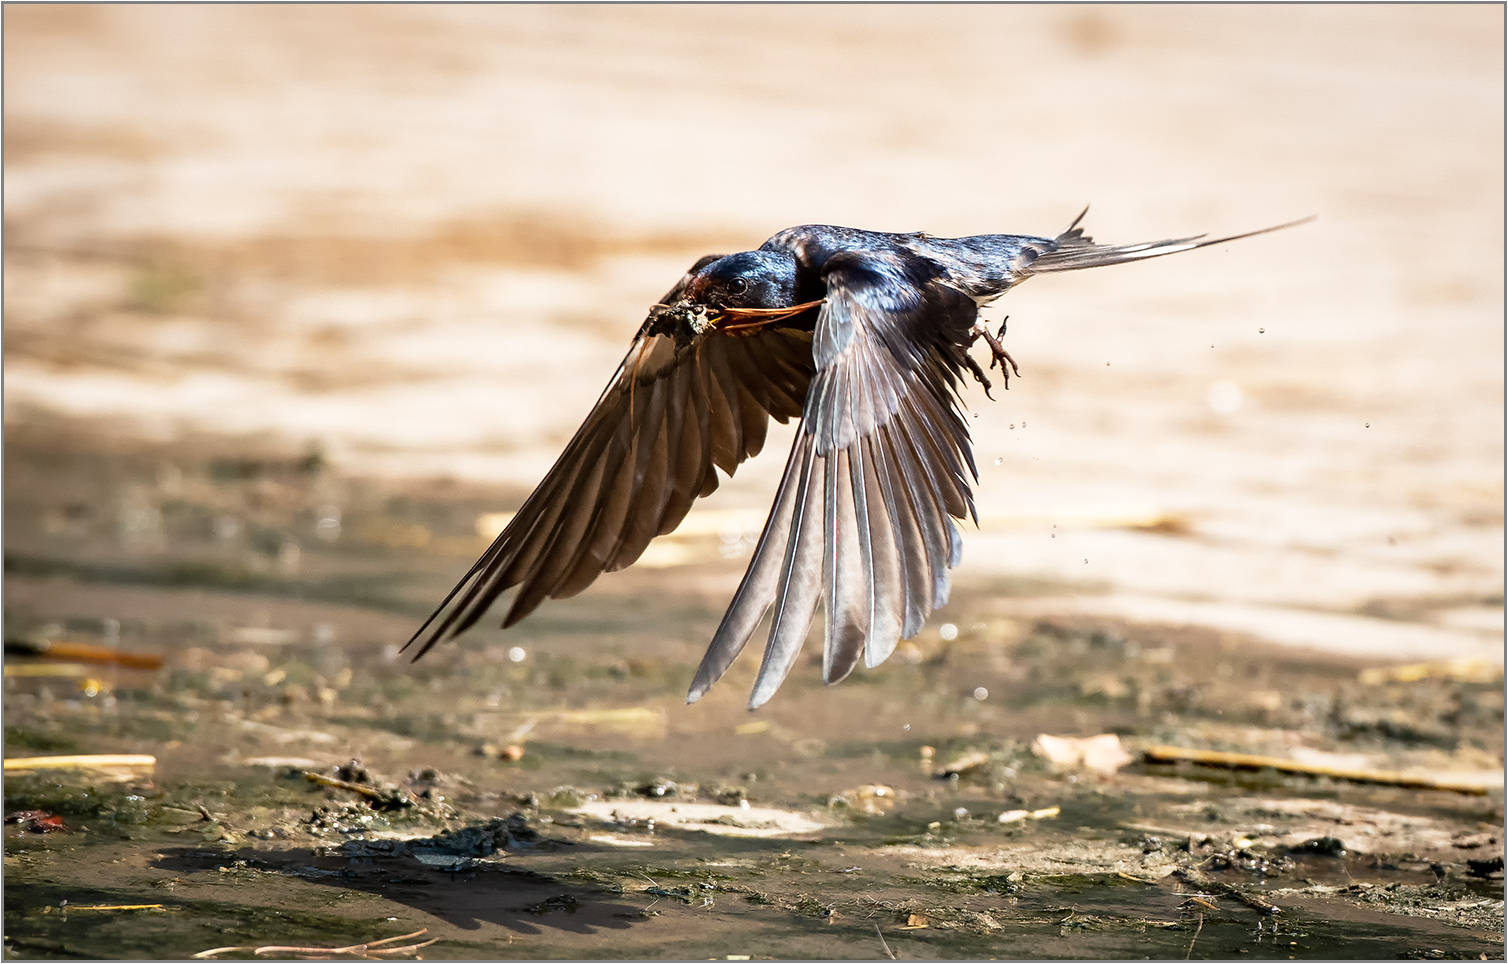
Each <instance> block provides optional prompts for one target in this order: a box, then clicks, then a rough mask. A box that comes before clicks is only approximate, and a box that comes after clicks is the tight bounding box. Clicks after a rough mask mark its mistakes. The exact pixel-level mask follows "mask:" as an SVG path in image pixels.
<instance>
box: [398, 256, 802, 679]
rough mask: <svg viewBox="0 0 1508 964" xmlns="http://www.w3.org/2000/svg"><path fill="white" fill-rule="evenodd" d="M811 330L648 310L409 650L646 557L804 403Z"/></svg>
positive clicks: (672, 296) (510, 617) (508, 620)
mask: <svg viewBox="0 0 1508 964" xmlns="http://www.w3.org/2000/svg"><path fill="white" fill-rule="evenodd" d="M709 260H711V259H710V258H704V259H703V260H702V261H699V262H697V264H696V265H693V266H692V270H691V272H688V274H687V278H689V277H691V275H692V274H694V273H695V271H696V270H697V269H698V268H700V267H701V266H703V265H704V264H705V263H706V262H707V261H709ZM685 283H686V281H685V279H682V282H681V284H679V285H677V286H676V287H675V288H674V289H672V290H671V291H670V293H669V294H667V295H666V296H665V298H664V299H663V301H664V302H665V303H667V304H669V303H671V302H674V301H676V300H677V299H678V298H679V297H680V295H681V292H682V291H683V289H684V287H685ZM811 337H812V336H811V333H810V332H806V331H800V330H797V329H789V328H781V327H778V326H766V327H761V328H760V329H759V330H758V331H757V332H756V333H754V334H745V333H740V334H723V333H721V332H720V331H719V330H717V329H715V328H714V329H711V330H708V331H706V332H703V333H698V334H694V335H693V334H689V333H688V332H686V331H683V330H676V329H674V328H673V327H672V328H667V327H666V326H665V325H663V324H661V323H659V322H656V320H655V316H654V315H651V320H650V321H647V322H646V323H645V325H644V327H643V328H641V329H640V331H639V334H638V337H636V338H635V339H634V342H633V345H632V346H630V348H629V350H628V354H627V355H626V356H625V357H624V359H623V362H622V363H621V364H620V365H619V366H618V371H617V372H616V373H615V374H614V375H613V378H612V380H611V381H610V382H608V385H607V388H606V389H605V390H604V391H603V392H602V395H601V397H600V398H598V400H597V404H596V405H595V406H594V407H593V408H592V411H591V413H590V414H588V415H587V417H586V421H585V422H583V423H582V425H581V427H580V428H579V429H577V431H576V435H575V436H574V437H573V438H572V439H571V441H570V442H569V443H568V444H567V445H566V447H565V451H564V452H562V453H561V455H560V458H559V459H558V460H556V462H555V465H554V466H553V467H552V468H551V469H550V471H549V473H548V474H547V475H546V476H545V478H544V480H543V481H542V482H540V484H539V487H538V488H536V489H535V490H534V492H533V494H531V495H530V496H529V498H528V499H527V500H525V502H524V504H523V506H522V507H521V508H520V509H519V510H518V512H517V513H515V514H514V517H513V519H512V521H511V522H509V523H508V526H507V528H505V529H504V530H503V532H502V534H501V535H499V536H498V537H497V539H496V541H494V542H493V543H492V545H491V547H490V548H488V550H487V551H486V553H485V554H483V556H482V557H481V558H480V559H478V560H477V561H476V564H475V565H473V566H472V567H471V570H470V571H469V572H467V573H466V575H465V576H464V577H463V578H462V579H461V581H460V582H459V583H458V584H457V585H456V587H455V588H454V589H452V590H451V591H450V595H448V596H446V597H445V600H444V601H443V602H442V603H440V606H439V608H437V609H436V610H435V611H434V613H433V614H431V615H430V617H429V619H427V620H426V621H425V622H424V625H423V626H421V627H419V630H418V632H416V633H414V635H413V637H412V638H411V639H410V640H409V641H408V644H407V645H408V646H412V645H415V644H416V643H417V644H418V647H419V649H418V652H417V653H416V654H415V656H414V658H415V659H417V658H419V657H420V656H423V655H424V654H425V653H426V652H427V651H428V650H429V649H430V648H431V647H432V646H434V645H435V644H436V643H438V642H440V641H442V640H445V639H448V638H450V637H453V636H456V635H459V634H460V633H462V632H465V631H466V630H467V629H468V628H470V627H471V626H472V625H473V624H475V623H476V622H477V620H478V619H480V618H481V617H482V615H483V614H484V613H485V612H486V611H487V609H488V608H489V607H490V606H491V605H492V603H493V602H494V601H496V600H497V598H498V597H499V596H500V595H502V593H504V592H506V591H507V590H508V589H510V588H512V587H514V586H518V587H519V590H518V594H517V595H516V596H515V597H514V599H513V604H512V606H511V608H510V609H509V611H508V614H507V616H506V617H505V618H504V620H503V625H504V626H511V625H513V624H514V623H516V622H518V621H519V620H520V619H522V618H523V617H524V616H526V615H528V614H529V613H530V612H532V611H533V610H534V608H535V607H536V606H538V605H539V604H540V602H542V601H543V600H544V599H545V598H547V597H548V598H555V599H560V598H563V597H566V596H572V595H575V594H576V593H578V592H580V591H581V590H583V589H585V588H586V587H587V586H588V585H589V584H591V582H592V581H593V580H594V579H596V578H597V576H599V575H601V574H602V573H603V572H611V571H613V570H617V569H622V568H624V567H625V566H628V565H629V564H631V563H632V562H633V561H634V560H635V559H638V558H639V556H640V554H641V553H643V551H644V549H645V547H646V546H648V545H649V542H650V540H651V539H653V538H654V537H655V536H657V535H661V534H663V533H666V532H669V531H671V530H672V529H674V528H675V527H676V526H677V525H678V524H679V523H680V521H681V520H682V519H683V518H685V516H686V513H687V511H688V510H689V509H690V508H691V504H692V502H694V501H695V500H696V499H697V498H698V497H700V496H704V495H707V494H708V493H710V492H712V491H713V490H714V489H716V488H717V484H718V478H717V469H719V468H720V469H722V470H723V471H724V472H726V473H728V474H730V475H731V474H732V473H733V470H734V469H735V468H737V467H738V464H739V463H740V462H742V461H743V460H744V459H746V458H748V457H749V456H752V455H755V454H757V453H758V452H759V450H760V448H761V447H763V445H764V439H765V430H766V428H767V427H768V425H769V420H770V419H771V418H775V419H777V420H779V421H781V422H785V421H787V420H789V419H790V418H792V417H794V416H796V415H797V414H799V413H800V411H801V405H802V400H803V399H804V398H805V397H806V390H807V382H808V380H809V379H810V377H811V371H812V361H811V359H812V348H811ZM405 648H407V647H405Z"/></svg>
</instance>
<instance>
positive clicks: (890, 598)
mask: <svg viewBox="0 0 1508 964" xmlns="http://www.w3.org/2000/svg"><path fill="white" fill-rule="evenodd" d="M824 274H825V279H824V280H825V281H826V285H827V300H826V304H825V305H824V306H823V309H822V313H821V315H820V316H819V318H818V320H817V327H816V332H815V334H814V337H813V343H812V354H813V360H814V363H815V366H816V371H815V373H814V375H813V376H812V382H811V387H810V389H809V390H808V392H807V397H806V404H805V407H804V409H803V411H802V416H801V420H802V424H801V430H800V431H799V432H798V433H797V437H796V441H795V443H794V445H793V446H792V448H791V454H790V458H789V460H788V461H787V463H786V469H785V475H784V477H783V479H782V480H781V484H780V489H779V491H778V492H777V494H776V496H775V504H774V507H773V508H772V509H771V510H770V516H769V519H768V520H767V521H766V523H765V528H764V531H763V533H761V535H760V539H759V543H758V545H757V546H756V548H755V550H754V556H753V559H752V561H751V562H750V564H749V569H748V572H747V573H746V574H745V575H744V579H743V582H742V584H741V585H740V586H739V588H738V592H737V594H736V595H735V596H734V598H733V602H732V604H731V605H730V606H729V607H728V612H727V614H726V615H725V616H724V617H723V622H722V624H721V626H719V628H718V631H717V634H716V635H715V636H714V637H713V640H712V644H711V646H710V647H709V648H708V650H707V654H706V656H705V657H704V658H703V660H702V664H701V667H700V669H699V670H698V671H697V675H696V678H695V680H694V681H693V682H692V685H691V691H690V693H689V694H688V697H687V699H688V700H690V701H694V700H696V699H698V698H700V697H701V695H702V694H703V693H705V692H706V691H707V689H708V688H709V687H710V686H711V685H712V684H713V683H715V682H716V681H717V680H718V678H720V677H721V676H722V675H723V673H724V672H726V671H727V669H728V667H729V666H730V665H731V664H732V662H733V660H734V658H735V657H736V656H737V655H738V653H739V651H740V650H742V649H743V646H744V644H745V643H746V642H747V641H748V639H749V637H750V636H751V635H752V634H753V632H754V629H755V628H756V627H757V626H758V624H759V622H760V620H761V619H762V618H763V616H764V614H765V612H766V611H767V610H769V609H770V607H771V606H773V607H774V617H773V622H772V625H771V627H770V637H769V643H768V645H767V646H766V649H765V654H764V662H763V664H762V665H761V667H760V671H759V678H758V681H757V682H756V683H755V686H754V692H753V695H752V696H751V698H750V703H749V705H750V707H751V708H752V707H756V706H759V705H760V704H762V703H764V702H765V701H766V700H768V699H769V698H770V697H771V696H773V695H774V693H775V690H776V689H777V688H779V686H780V683H781V682H782V681H783V680H784V679H785V677H786V674H787V673H789V672H790V669H791V667H792V665H793V664H794V663H795V660H796V656H797V654H798V653H799V652H800V649H801V645H802V643H803V642H804V641H805V639H806V635H807V632H808V630H809V629H810V627H811V623H812V619H813V617H814V615H815V612H816V606H817V603H818V601H819V599H820V600H821V602H822V603H823V606H824V609H825V611H826V639H827V641H826V647H825V649H824V653H823V672H822V676H823V679H824V680H825V681H826V682H828V683H834V682H837V681H838V680H840V679H842V678H843V677H845V676H847V675H848V673H849V672H850V671H851V670H852V669H853V668H854V666H855V665H856V664H857V663H858V660H859V657H860V656H863V657H864V660H865V663H866V665H868V666H875V665H877V664H879V663H880V662H882V661H884V660H885V658H886V657H888V656H889V655H890V653H891V652H892V651H893V650H894V648H895V645H896V643H897V642H898V641H899V640H900V639H909V638H910V637H912V636H915V635H916V634H917V633H918V632H920V631H921V628H922V625H923V624H924V623H925V621H926V618H927V616H928V615H929V614H930V613H931V611H932V609H933V608H934V607H936V606H941V605H942V604H943V603H944V602H945V601H946V599H947V594H948V569H949V567H951V566H954V565H957V563H958V561H959V554H960V548H961V543H960V540H959V536H958V531H957V529H956V528H955V527H954V525H953V522H952V520H953V519H963V518H965V517H966V516H972V515H973V514H974V505H973V495H972V493H971V491H970V488H969V479H970V477H977V473H976V471H975V468H974V463H973V456H972V454H971V452H970V449H969V432H968V426H967V424H966V423H965V422H964V420H963V418H962V417H960V415H959V414H958V411H957V396H956V394H955V392H956V387H957V378H958V373H959V372H960V370H961V369H962V366H963V364H964V360H963V358H964V356H963V352H964V349H965V347H966V346H967V344H968V342H969V340H970V335H969V330H970V328H971V327H972V326H973V323H974V320H975V317H976V314H977V308H976V306H975V303H974V300H973V299H972V298H970V297H968V296H967V295H965V294H964V293H963V292H961V291H959V290H957V289H956V288H954V287H951V286H950V285H948V284H947V283H946V281H945V278H944V273H943V270H942V269H941V267H939V266H938V265H937V264H936V263H934V262H932V261H930V260H928V259H926V258H924V257H920V256H916V255H910V254H907V253H904V252H863V253H860V252H844V253H841V254H837V255H834V256H833V257H832V258H831V259H830V260H829V261H828V262H827V264H826V266H825V268H824ZM966 473H967V475H966Z"/></svg>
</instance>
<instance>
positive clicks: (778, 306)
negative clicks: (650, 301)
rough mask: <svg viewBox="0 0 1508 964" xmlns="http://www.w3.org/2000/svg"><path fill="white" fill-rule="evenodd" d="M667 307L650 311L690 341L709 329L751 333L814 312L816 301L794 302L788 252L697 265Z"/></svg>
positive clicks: (752, 253)
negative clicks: (809, 310)
mask: <svg viewBox="0 0 1508 964" xmlns="http://www.w3.org/2000/svg"><path fill="white" fill-rule="evenodd" d="M677 288H678V290H677V291H675V292H673V293H672V294H673V298H672V299H667V301H668V302H669V303H668V304H661V305H656V306H655V309H654V310H653V311H652V312H651V318H652V319H653V318H655V313H656V312H658V313H659V317H660V319H661V320H662V321H663V322H668V323H670V324H671V325H674V326H675V327H677V328H681V329H684V330H683V332H682V333H683V334H684V335H688V336H696V335H701V334H703V333H705V332H707V331H709V330H711V329H713V328H716V329H719V330H721V331H724V332H727V333H729V334H735V333H736V334H753V333H754V332H755V331H758V330H759V329H761V328H764V327H767V326H769V325H772V324H774V323H776V322H780V321H784V320H786V319H788V318H791V317H793V316H795V315H798V314H800V313H802V312H803V311H806V310H807V309H809V308H814V307H816V306H817V305H819V304H821V302H820V301H811V302H807V303H805V304H798V303H797V301H796V259H795V258H794V257H793V256H792V255H791V254H790V252H788V251H740V252H739V253H738V254H729V255H725V256H723V257H721V258H715V259H712V260H707V261H705V263H701V262H699V263H698V265H697V266H696V267H694V268H693V269H692V270H691V272H690V273H689V274H688V275H687V276H686V278H685V279H684V280H683V281H682V283H681V284H680V285H678V286H677Z"/></svg>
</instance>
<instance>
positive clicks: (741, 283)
mask: <svg viewBox="0 0 1508 964" xmlns="http://www.w3.org/2000/svg"><path fill="white" fill-rule="evenodd" d="M728 290H729V291H731V292H732V293H733V294H735V295H741V294H743V293H744V292H745V291H748V290H749V282H748V281H746V280H744V279H743V278H734V279H733V280H732V281H730V282H728Z"/></svg>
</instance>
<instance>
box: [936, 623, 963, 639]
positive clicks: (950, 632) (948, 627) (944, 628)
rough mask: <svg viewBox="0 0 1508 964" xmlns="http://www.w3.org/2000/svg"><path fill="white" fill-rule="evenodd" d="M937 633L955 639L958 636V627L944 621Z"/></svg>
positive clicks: (945, 637) (944, 637)
mask: <svg viewBox="0 0 1508 964" xmlns="http://www.w3.org/2000/svg"><path fill="white" fill-rule="evenodd" d="M937 635H939V636H941V637H942V638H943V639H947V640H954V639H957V638H958V627H957V626H955V625H953V624H952V623H943V624H942V625H941V626H939V627H937Z"/></svg>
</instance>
